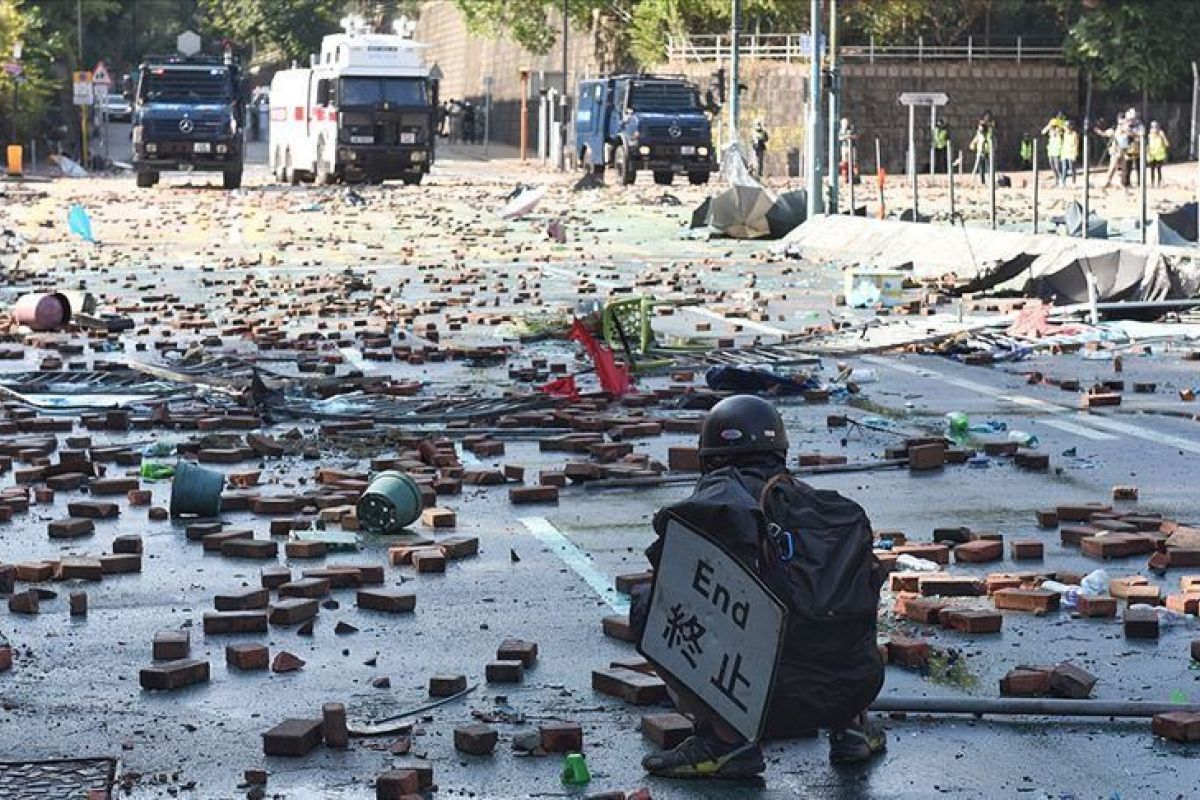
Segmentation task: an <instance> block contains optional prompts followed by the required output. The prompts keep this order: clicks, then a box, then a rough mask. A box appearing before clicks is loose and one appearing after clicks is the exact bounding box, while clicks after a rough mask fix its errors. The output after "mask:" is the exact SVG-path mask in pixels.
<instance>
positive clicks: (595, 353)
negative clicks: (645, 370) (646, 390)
mask: <svg viewBox="0 0 1200 800" xmlns="http://www.w3.org/2000/svg"><path fill="white" fill-rule="evenodd" d="M567 338H569V339H573V340H574V341H576V342H579V343H580V344H582V345H583V348H584V349H585V350H587V352H588V355H589V356H591V359H592V364H593V365H595V367H596V375H597V377H599V378H600V387H601V388H602V389H604V391H606V392H608V393H609V394H611V395H612V396H613V397H624V396H625V395H627V394H629V393H630V392H631V391H633V379H632V378H631V377H630V375H629V370H627V369H625V368H624V367H622V366H619V365H618V364H617V360H616V358H614V357H613V353H612V350H609V349H608V348H607V347H605V346H604V345H602V344H600V343H599V342H598V341H596V337H594V336H592V335H591V334H590V333H588V330H587V328H585V327H583V323H582V322H580V321H579V320H575V322H574V324H572V325H571V333H570V335H569V336H568V337H567Z"/></svg>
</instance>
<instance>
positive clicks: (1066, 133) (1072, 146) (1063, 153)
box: [1058, 120, 1079, 186]
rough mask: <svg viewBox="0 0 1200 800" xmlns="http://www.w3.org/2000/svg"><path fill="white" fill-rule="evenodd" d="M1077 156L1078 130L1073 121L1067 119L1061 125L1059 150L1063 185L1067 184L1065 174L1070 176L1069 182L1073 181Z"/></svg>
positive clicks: (1072, 182)
mask: <svg viewBox="0 0 1200 800" xmlns="http://www.w3.org/2000/svg"><path fill="white" fill-rule="evenodd" d="M1077 158H1079V131H1078V129H1076V127H1075V123H1074V122H1071V120H1067V121H1066V123H1064V125H1063V132H1062V148H1061V149H1060V150H1059V161H1060V162H1061V165H1060V167H1059V170H1058V171H1059V174H1061V175H1062V182H1063V186H1066V185H1067V175H1070V176H1071V184H1072V185H1074V183H1075V159H1077Z"/></svg>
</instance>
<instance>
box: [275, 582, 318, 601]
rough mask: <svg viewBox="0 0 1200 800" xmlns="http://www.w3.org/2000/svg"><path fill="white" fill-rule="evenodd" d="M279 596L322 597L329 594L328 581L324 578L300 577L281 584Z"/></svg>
mask: <svg viewBox="0 0 1200 800" xmlns="http://www.w3.org/2000/svg"><path fill="white" fill-rule="evenodd" d="M278 591H279V596H280V597H307V598H310V599H311V598H316V599H319V598H322V597H328V596H329V581H328V580H327V579H325V578H301V579H299V580H295V581H289V582H288V583H284V584H281V585H280V586H279V587H278Z"/></svg>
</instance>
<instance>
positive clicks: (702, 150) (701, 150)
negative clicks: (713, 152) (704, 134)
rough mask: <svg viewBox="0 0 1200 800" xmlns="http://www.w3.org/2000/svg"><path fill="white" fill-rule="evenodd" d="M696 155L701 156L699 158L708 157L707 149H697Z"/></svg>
mask: <svg viewBox="0 0 1200 800" xmlns="http://www.w3.org/2000/svg"><path fill="white" fill-rule="evenodd" d="M696 154H697V155H701V156H706V155H708V148H707V147H697V148H696Z"/></svg>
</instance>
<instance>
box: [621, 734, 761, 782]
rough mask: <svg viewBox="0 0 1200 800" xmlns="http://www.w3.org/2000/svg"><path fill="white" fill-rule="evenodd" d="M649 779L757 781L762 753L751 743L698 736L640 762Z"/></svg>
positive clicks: (703, 735)
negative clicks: (656, 776) (652, 776)
mask: <svg viewBox="0 0 1200 800" xmlns="http://www.w3.org/2000/svg"><path fill="white" fill-rule="evenodd" d="M642 766H643V767H644V768H645V769H646V771H647V772H649V773H650V774H651V775H658V776H660V777H663V778H721V779H727V780H728V779H746V778H757V777H759V776H760V775H762V773H763V772H764V771H765V770H766V768H767V765H766V762H764V761H763V754H762V750H761V749H760V748H759V746H758V745H757V744H756V743H754V742H741V743H739V744H729V743H727V742H723V741H721V740H720V739H718V738H717V737H715V736H711V735H705V734H697V735H695V736H691V737H688V738H687V739H684V740H683V741H682V742H680V743H679V745H678V746H677V747H675V748H674V749H673V750H664V751H663V752H661V753H654V754H652V755H648V756H646V757H645V758H644V759H642Z"/></svg>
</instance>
